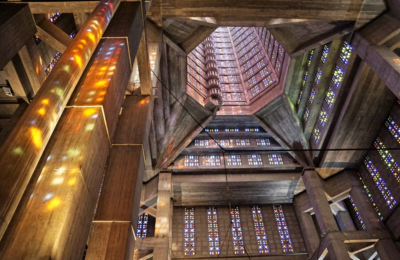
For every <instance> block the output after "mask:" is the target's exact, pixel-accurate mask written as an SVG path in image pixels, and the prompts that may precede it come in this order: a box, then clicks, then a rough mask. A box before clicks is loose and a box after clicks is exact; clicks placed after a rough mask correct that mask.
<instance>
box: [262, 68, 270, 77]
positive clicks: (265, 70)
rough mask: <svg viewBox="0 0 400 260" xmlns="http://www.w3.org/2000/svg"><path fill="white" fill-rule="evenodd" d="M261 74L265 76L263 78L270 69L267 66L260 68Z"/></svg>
mask: <svg viewBox="0 0 400 260" xmlns="http://www.w3.org/2000/svg"><path fill="white" fill-rule="evenodd" d="M260 74H261V77H263V78H264V77H265V76H267V75H268V74H269V71H268V69H267V67H265V68H263V69H262V70H260Z"/></svg>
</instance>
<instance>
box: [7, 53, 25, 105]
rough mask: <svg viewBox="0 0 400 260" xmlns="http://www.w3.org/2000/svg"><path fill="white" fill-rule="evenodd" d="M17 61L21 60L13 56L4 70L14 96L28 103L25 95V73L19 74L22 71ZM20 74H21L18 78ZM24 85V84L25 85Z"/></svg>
mask: <svg viewBox="0 0 400 260" xmlns="http://www.w3.org/2000/svg"><path fill="white" fill-rule="evenodd" d="M18 61H21V60H20V59H19V57H17V55H16V56H14V58H13V59H12V60H10V61H9V62H8V63H7V64H6V66H4V72H5V73H6V75H7V80H8V81H9V82H10V85H11V88H12V90H13V92H14V97H15V98H16V99H17V100H21V101H22V100H23V101H25V102H26V103H29V99H28V97H27V93H26V92H25V88H24V86H25V85H26V83H27V82H26V81H25V79H26V77H24V76H26V74H23V75H21V74H22V73H23V72H24V71H23V68H22V67H21V66H18V65H20V64H19V62H18ZM20 76H22V77H21V78H20ZM25 87H26V86H25Z"/></svg>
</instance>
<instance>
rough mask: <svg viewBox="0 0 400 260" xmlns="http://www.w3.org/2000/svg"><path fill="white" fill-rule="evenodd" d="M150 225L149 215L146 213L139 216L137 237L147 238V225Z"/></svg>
mask: <svg viewBox="0 0 400 260" xmlns="http://www.w3.org/2000/svg"><path fill="white" fill-rule="evenodd" d="M148 223H149V215H148V214H147V213H144V214H142V215H140V216H139V219H138V224H137V230H136V237H138V238H144V237H146V236H147V224H148Z"/></svg>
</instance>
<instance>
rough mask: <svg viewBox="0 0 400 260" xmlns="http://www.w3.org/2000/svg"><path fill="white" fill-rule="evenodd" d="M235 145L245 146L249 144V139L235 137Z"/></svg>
mask: <svg viewBox="0 0 400 260" xmlns="http://www.w3.org/2000/svg"><path fill="white" fill-rule="evenodd" d="M236 145H237V146H246V145H250V139H236Z"/></svg>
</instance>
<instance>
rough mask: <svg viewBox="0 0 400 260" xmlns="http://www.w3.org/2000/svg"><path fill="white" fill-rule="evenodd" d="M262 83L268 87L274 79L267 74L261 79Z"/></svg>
mask: <svg viewBox="0 0 400 260" xmlns="http://www.w3.org/2000/svg"><path fill="white" fill-rule="evenodd" d="M263 83H264V87H268V86H270V85H272V83H274V81H273V80H272V78H271V76H268V77H266V78H264V79H263Z"/></svg>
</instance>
